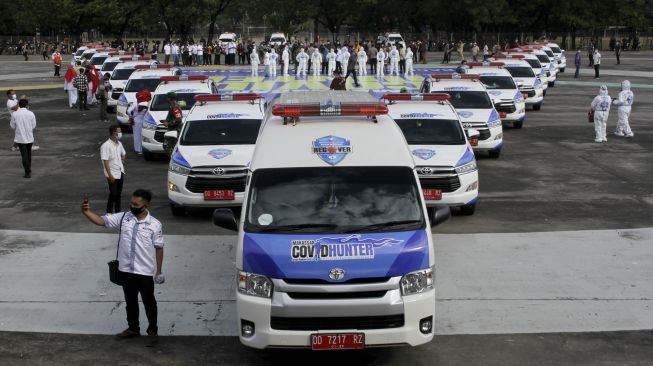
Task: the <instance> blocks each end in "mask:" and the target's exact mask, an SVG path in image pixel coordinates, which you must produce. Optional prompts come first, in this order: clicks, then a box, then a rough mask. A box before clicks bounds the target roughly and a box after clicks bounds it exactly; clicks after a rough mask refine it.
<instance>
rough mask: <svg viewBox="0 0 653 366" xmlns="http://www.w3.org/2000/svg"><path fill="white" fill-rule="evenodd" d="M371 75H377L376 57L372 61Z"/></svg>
mask: <svg viewBox="0 0 653 366" xmlns="http://www.w3.org/2000/svg"><path fill="white" fill-rule="evenodd" d="M370 74H376V57H375V58H371V59H370Z"/></svg>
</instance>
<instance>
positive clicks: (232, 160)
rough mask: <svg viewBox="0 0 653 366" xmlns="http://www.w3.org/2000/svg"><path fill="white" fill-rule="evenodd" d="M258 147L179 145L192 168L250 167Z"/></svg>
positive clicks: (179, 150)
mask: <svg viewBox="0 0 653 366" xmlns="http://www.w3.org/2000/svg"><path fill="white" fill-rule="evenodd" d="M255 146H256V145H254V144H252V145H220V146H183V145H177V153H178V154H181V156H183V158H184V159H185V160H186V161H187V162H188V164H189V165H190V166H191V167H199V166H229V165H231V166H249V164H250V162H251V161H252V155H253V154H254V147H255Z"/></svg>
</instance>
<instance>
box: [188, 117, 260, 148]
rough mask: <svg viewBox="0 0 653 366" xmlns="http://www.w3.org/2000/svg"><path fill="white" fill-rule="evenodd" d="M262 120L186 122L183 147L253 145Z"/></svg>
mask: <svg viewBox="0 0 653 366" xmlns="http://www.w3.org/2000/svg"><path fill="white" fill-rule="evenodd" d="M260 127H261V120H260V119H211V120H197V121H186V123H185V126H184V131H183V133H182V135H181V141H180V142H179V143H180V144H181V145H187V146H189V145H194V146H198V145H253V144H256V138H257V137H258V130H259V128H260Z"/></svg>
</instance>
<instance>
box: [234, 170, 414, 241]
mask: <svg viewBox="0 0 653 366" xmlns="http://www.w3.org/2000/svg"><path fill="white" fill-rule="evenodd" d="M250 187H251V188H250V193H249V197H248V202H247V214H246V220H245V227H244V230H245V231H248V232H275V233H334V234H335V233H340V234H342V233H361V232H388V231H408V230H418V229H423V228H424V227H425V220H424V215H423V211H422V206H421V197H420V195H419V189H418V187H417V181H416V179H415V176H414V173H413V171H412V168H410V167H321V168H318V167H311V168H279V169H261V170H257V171H255V172H254V173H253V175H252V182H251V185H250Z"/></svg>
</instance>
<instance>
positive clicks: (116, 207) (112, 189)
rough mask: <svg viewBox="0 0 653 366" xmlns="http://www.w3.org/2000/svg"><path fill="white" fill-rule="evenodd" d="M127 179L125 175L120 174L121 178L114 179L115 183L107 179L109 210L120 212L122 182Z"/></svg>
mask: <svg viewBox="0 0 653 366" xmlns="http://www.w3.org/2000/svg"><path fill="white" fill-rule="evenodd" d="M124 181H125V175H124V174H120V179H114V180H113V183H111V181H109V179H107V183H109V198H108V199H107V212H109V213H118V212H120V211H122V210H121V209H120V199H121V195H122V184H123V182H124Z"/></svg>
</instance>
